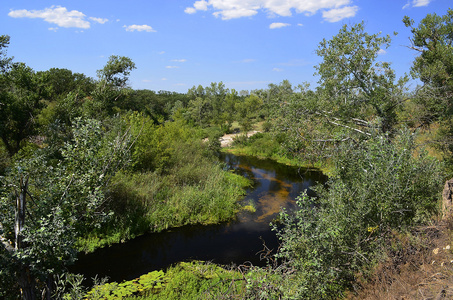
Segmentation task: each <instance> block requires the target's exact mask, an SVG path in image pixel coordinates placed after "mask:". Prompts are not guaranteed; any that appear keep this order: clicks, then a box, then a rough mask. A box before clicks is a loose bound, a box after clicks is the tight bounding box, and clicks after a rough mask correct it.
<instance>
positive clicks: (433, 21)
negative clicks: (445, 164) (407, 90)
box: [403, 8, 453, 156]
mask: <svg viewBox="0 0 453 300" xmlns="http://www.w3.org/2000/svg"><path fill="white" fill-rule="evenodd" d="M403 22H404V24H405V25H406V27H408V28H410V29H411V32H412V38H411V39H410V40H411V45H410V46H409V48H410V49H412V50H414V51H416V52H417V53H418V54H419V55H418V56H417V57H416V58H415V60H414V63H413V65H412V68H411V74H412V76H413V77H414V78H419V79H420V80H421V81H422V83H423V87H422V88H420V90H421V91H422V93H420V95H419V96H418V97H416V98H415V102H416V103H417V104H419V105H420V106H421V113H420V116H419V120H420V123H421V124H431V123H433V122H439V123H440V125H441V134H440V136H439V137H437V139H438V140H437V141H436V142H437V144H439V145H447V147H444V146H443V148H444V149H448V150H449V152H450V154H449V155H448V156H451V153H452V151H453V142H452V139H451V136H452V133H453V119H452V113H453V105H452V103H453V102H452V99H453V34H452V32H453V9H451V8H450V9H448V11H447V13H446V14H445V15H443V16H438V15H437V14H428V15H427V16H426V17H425V18H423V19H422V20H421V21H420V23H419V24H418V26H415V22H414V20H412V19H410V18H409V17H407V16H406V17H404V19H403Z"/></svg>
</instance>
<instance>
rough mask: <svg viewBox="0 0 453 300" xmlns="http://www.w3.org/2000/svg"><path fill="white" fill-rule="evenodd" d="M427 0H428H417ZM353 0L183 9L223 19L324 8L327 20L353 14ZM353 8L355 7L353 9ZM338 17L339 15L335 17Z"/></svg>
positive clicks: (240, 0) (242, 2) (241, 1)
mask: <svg viewBox="0 0 453 300" xmlns="http://www.w3.org/2000/svg"><path fill="white" fill-rule="evenodd" d="M417 1H428V0H417ZM352 2H353V0H285V1H279V0H207V1H206V0H199V1H195V2H194V4H193V6H192V7H187V8H186V9H185V10H184V11H185V12H186V13H188V14H193V13H196V12H197V11H199V10H200V11H206V10H213V15H214V16H216V17H221V18H222V19H223V20H229V19H235V18H241V17H251V16H253V15H256V14H257V13H258V12H259V11H264V12H266V13H268V14H269V15H271V16H272V15H278V16H284V17H288V16H291V15H292V14H293V12H295V13H297V14H300V13H304V14H306V15H313V14H315V13H317V12H318V11H320V10H326V11H325V12H324V13H327V12H329V11H331V10H333V11H332V12H331V13H330V15H332V16H329V14H327V17H325V18H329V20H332V19H334V16H333V15H336V14H339V10H343V12H344V13H345V14H343V18H345V17H350V16H354V15H355V12H356V11H357V8H356V7H355V6H350V5H351V4H352ZM354 8H355V9H354ZM346 12H347V13H346ZM324 13H323V15H324ZM335 18H339V17H335Z"/></svg>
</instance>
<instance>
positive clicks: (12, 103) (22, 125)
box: [0, 63, 46, 156]
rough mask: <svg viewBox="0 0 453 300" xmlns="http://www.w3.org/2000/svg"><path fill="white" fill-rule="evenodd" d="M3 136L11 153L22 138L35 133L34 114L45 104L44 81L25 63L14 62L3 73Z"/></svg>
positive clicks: (0, 103) (0, 126)
mask: <svg viewBox="0 0 453 300" xmlns="http://www.w3.org/2000/svg"><path fill="white" fill-rule="evenodd" d="M0 84H1V90H0V137H1V139H2V141H3V143H4V145H5V147H6V149H7V150H8V153H9V155H10V156H12V155H14V154H15V153H17V152H18V151H19V149H20V148H21V142H23V141H25V140H26V138H29V137H30V136H32V135H34V134H35V133H36V120H35V118H36V117H37V115H38V114H39V112H40V109H41V108H42V106H43V105H42V103H41V102H40V100H41V99H42V97H43V96H42V95H43V94H44V93H45V89H46V88H45V84H44V83H43V82H42V81H40V77H39V76H36V74H35V72H34V71H33V70H32V69H31V68H30V67H27V66H26V65H25V64H23V63H14V64H12V65H11V66H10V67H9V69H8V70H7V72H4V73H0Z"/></svg>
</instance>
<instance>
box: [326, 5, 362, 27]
mask: <svg viewBox="0 0 453 300" xmlns="http://www.w3.org/2000/svg"><path fill="white" fill-rule="evenodd" d="M358 10H359V7H358V6H345V7H342V8H334V9H331V10H328V11H323V12H322V17H323V18H324V19H325V20H326V21H327V22H330V23H334V22H338V21H341V20H343V19H345V18H351V17H354V16H355V14H356V13H357V11H358Z"/></svg>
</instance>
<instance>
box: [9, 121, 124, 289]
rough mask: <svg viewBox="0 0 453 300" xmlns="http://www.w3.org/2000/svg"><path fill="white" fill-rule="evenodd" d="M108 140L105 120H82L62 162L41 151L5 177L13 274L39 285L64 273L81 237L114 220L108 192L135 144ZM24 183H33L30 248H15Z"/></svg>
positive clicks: (27, 232) (25, 236) (26, 237)
mask: <svg viewBox="0 0 453 300" xmlns="http://www.w3.org/2000/svg"><path fill="white" fill-rule="evenodd" d="M106 137H108V138H110V136H108V135H106V133H105V132H104V131H103V130H102V128H101V123H100V122H99V121H95V120H86V121H82V120H80V119H79V120H76V121H75V122H74V125H73V128H72V139H71V140H70V141H68V142H65V143H64V146H63V148H62V149H61V154H62V156H63V159H62V160H58V161H54V160H52V159H49V157H48V151H47V149H45V148H44V149H39V150H37V151H35V152H34V153H33V155H31V156H30V155H26V156H25V158H24V159H23V160H20V161H16V162H15V164H14V167H13V168H12V170H11V172H10V173H9V174H7V176H6V177H5V178H2V181H3V183H4V187H5V188H4V189H2V190H1V198H0V212H1V214H0V237H1V238H2V244H1V248H0V253H1V255H0V256H1V257H2V260H3V259H4V260H5V261H4V268H5V269H10V274H14V276H16V278H20V277H21V276H23V272H26V273H28V276H29V277H30V278H31V280H30V282H31V284H32V285H36V286H37V285H39V284H42V283H43V282H45V281H46V280H47V278H49V277H52V276H53V275H55V274H60V273H61V272H63V270H64V266H65V265H67V264H70V263H71V262H73V261H74V259H75V256H76V252H75V246H74V243H75V241H76V238H77V236H80V235H82V234H83V233H85V232H87V231H90V230H92V229H93V228H96V227H100V226H101V224H102V223H103V222H105V221H106V220H107V219H108V218H109V216H110V215H109V211H108V209H107V208H106V202H107V198H106V197H105V194H104V189H105V188H106V185H107V184H108V182H109V179H110V177H111V176H112V175H113V174H114V173H115V172H116V170H118V169H119V168H120V167H121V166H122V164H123V163H124V162H125V161H126V162H127V157H128V155H127V151H128V147H129V140H128V135H127V134H126V135H119V136H116V137H115V138H114V139H113V138H112V139H107V138H106ZM19 182H20V185H19ZM23 182H28V187H27V188H26V190H27V197H26V202H25V203H26V209H27V218H26V219H25V223H24V227H23V230H22V231H20V237H21V240H22V242H23V245H24V246H23V247H17V248H15V249H11V248H9V247H5V245H6V244H7V243H10V244H14V242H16V241H17V240H15V236H14V234H13V233H14V232H15V223H16V222H17V221H16V218H15V213H16V211H17V209H16V206H15V202H16V201H15V198H17V197H18V194H19V193H21V190H22V187H23V186H24V184H23ZM25 185H26V184H25ZM16 233H17V232H16ZM2 275H3V274H2ZM33 278H35V279H36V280H33ZM2 280H3V279H2ZM22 288H24V286H22ZM32 288H34V286H32Z"/></svg>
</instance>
